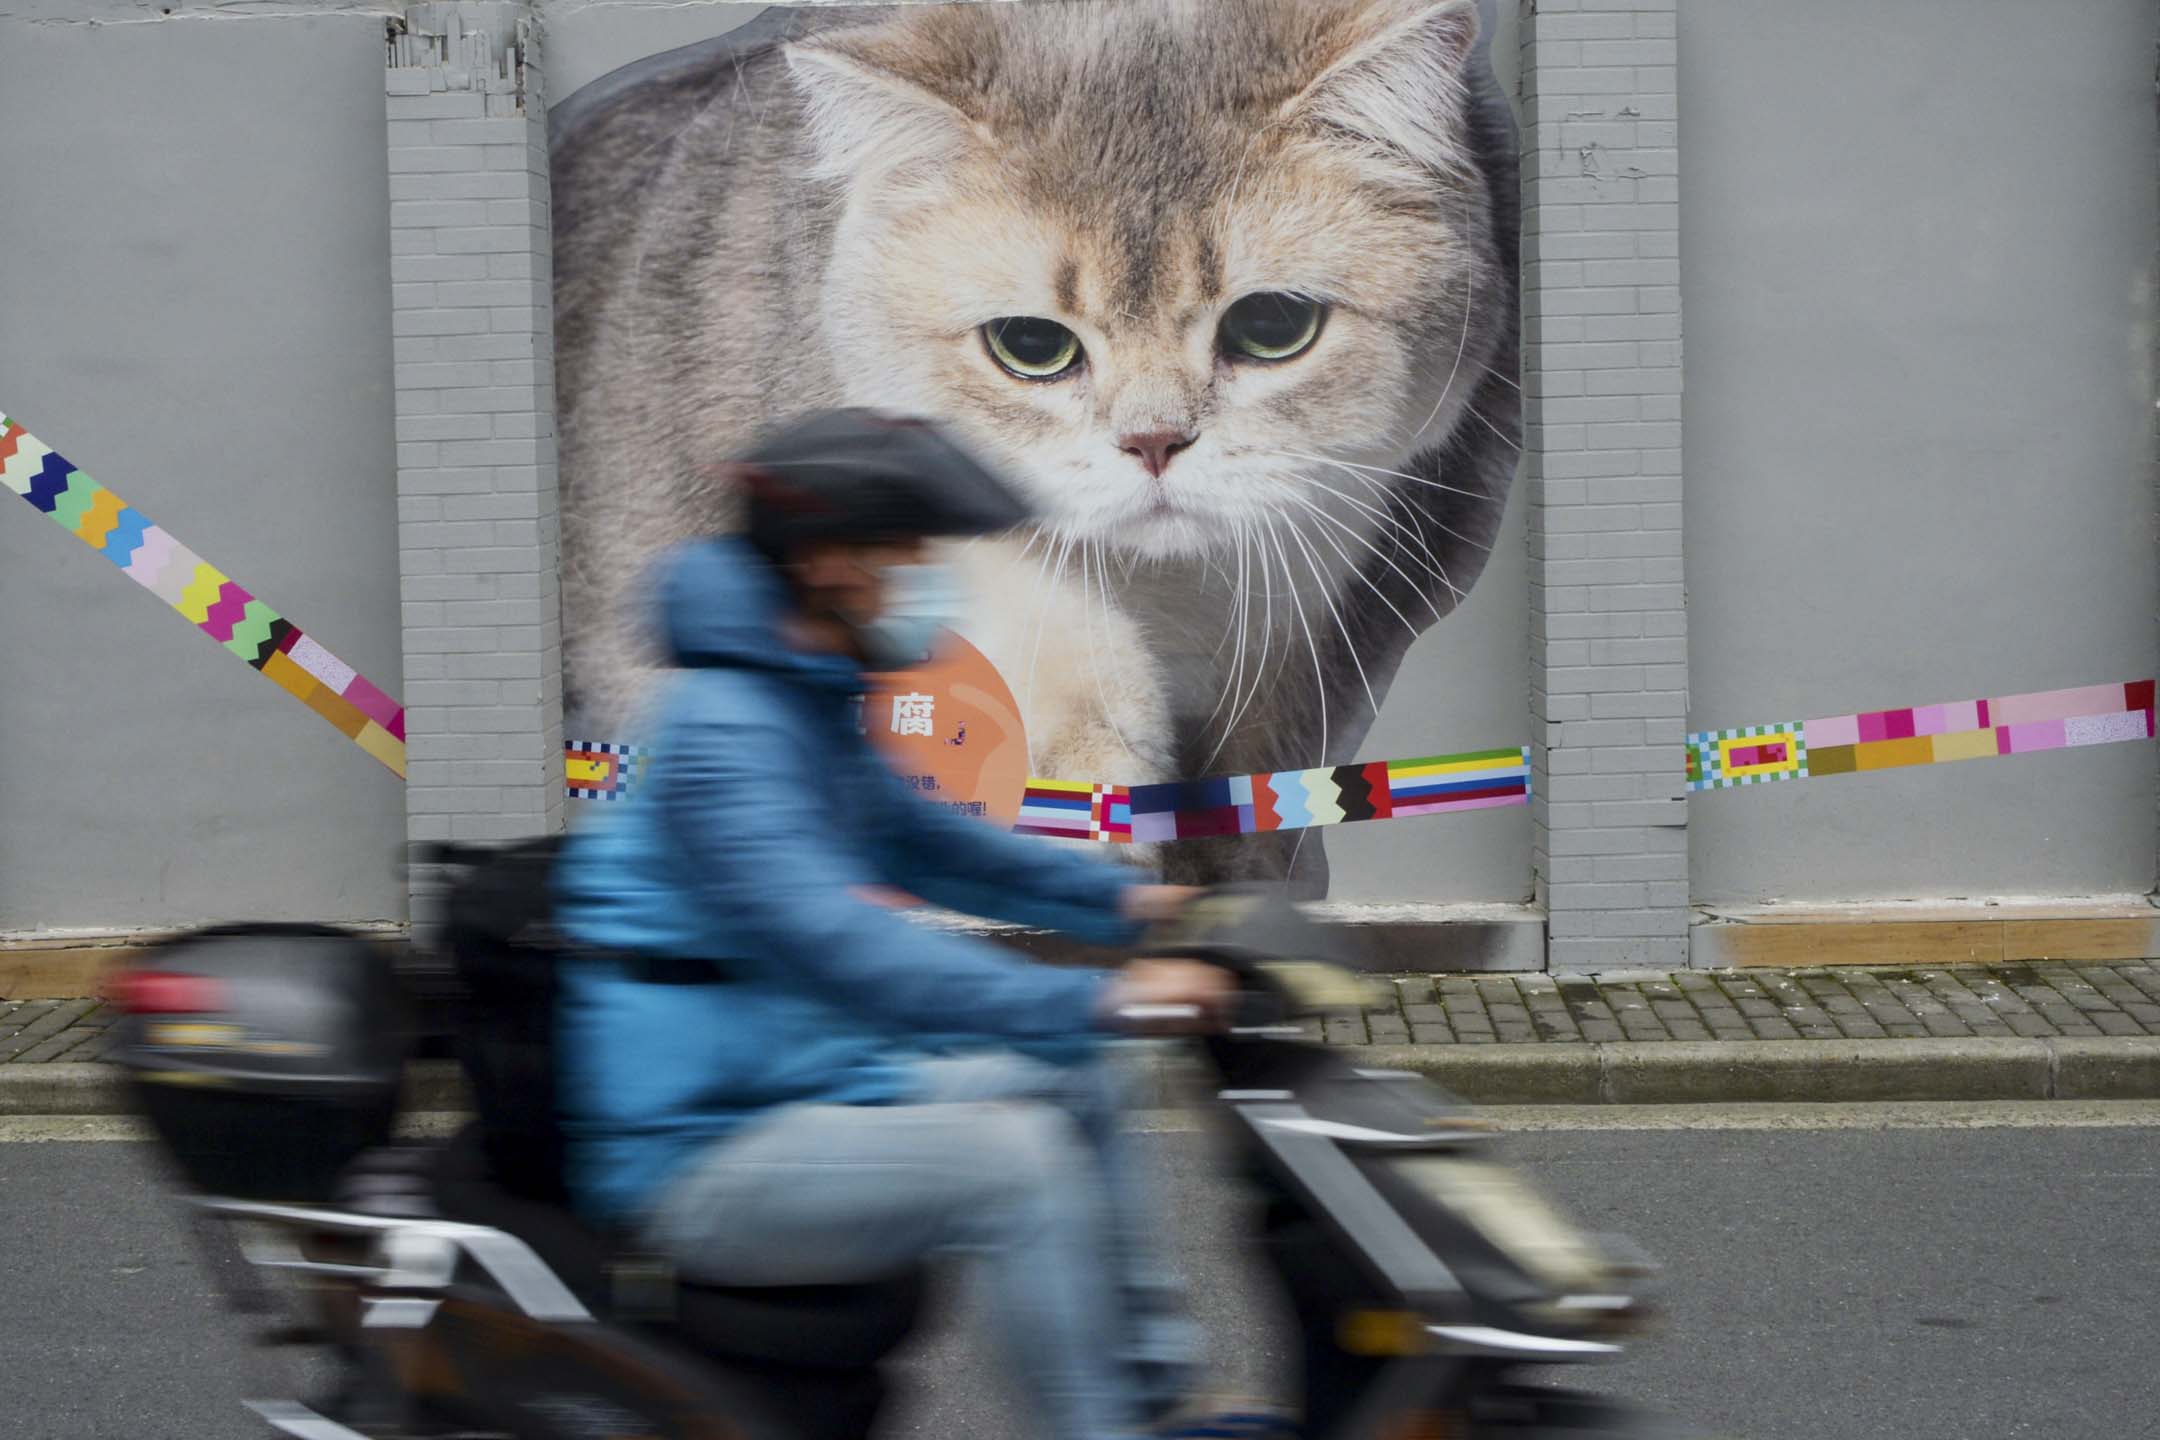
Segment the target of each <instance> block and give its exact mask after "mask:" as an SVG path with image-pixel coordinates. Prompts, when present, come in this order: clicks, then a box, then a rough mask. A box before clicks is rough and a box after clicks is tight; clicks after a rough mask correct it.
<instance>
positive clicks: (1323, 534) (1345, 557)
mask: <svg viewBox="0 0 2160 1440" xmlns="http://www.w3.org/2000/svg"><path fill="white" fill-rule="evenodd" d="M1290 498H1291V499H1292V500H1295V501H1296V502H1297V503H1298V504H1300V505H1302V506H1304V507H1305V508H1306V509H1308V510H1310V511H1312V513H1313V514H1315V515H1317V516H1319V517H1320V518H1321V519H1322V520H1325V521H1327V522H1328V523H1329V524H1330V525H1335V526H1339V527H1341V528H1342V529H1344V530H1346V531H1349V534H1350V538H1351V539H1353V540H1355V541H1357V542H1358V543H1359V544H1360V545H1363V546H1364V547H1365V548H1366V549H1368V550H1370V551H1372V553H1373V554H1374V555H1375V556H1377V557H1378V558H1379V560H1380V563H1381V564H1383V565H1385V566H1387V567H1388V569H1390V570H1393V571H1394V572H1395V573H1396V574H1397V575H1399V576H1401V577H1402V581H1403V583H1404V584H1405V585H1408V586H1409V587H1410V588H1411V590H1412V591H1413V592H1415V593H1416V595H1417V597H1418V598H1419V599H1421V600H1423V601H1424V602H1425V603H1426V604H1427V605H1429V606H1431V607H1432V612H1433V618H1434V619H1436V620H1437V619H1444V618H1445V616H1443V615H1442V613H1441V610H1440V607H1439V606H1438V605H1434V604H1433V601H1432V597H1431V596H1429V595H1427V594H1426V593H1425V587H1424V586H1422V585H1420V584H1418V583H1417V582H1416V581H1415V580H1412V579H1411V578H1410V577H1409V576H1408V575H1407V574H1404V573H1403V571H1402V569H1401V567H1399V566H1398V565H1396V563H1395V562H1394V561H1393V560H1390V559H1389V558H1388V557H1387V556H1386V555H1384V554H1382V553H1381V551H1380V547H1379V546H1377V545H1375V544H1373V543H1372V542H1371V541H1370V540H1367V539H1366V538H1365V537H1364V536H1362V535H1360V534H1358V533H1357V531H1356V530H1354V529H1351V527H1349V526H1348V525H1344V524H1343V522H1342V521H1340V520H1337V519H1336V518H1335V517H1334V516H1332V515H1330V514H1328V513H1327V511H1325V510H1323V509H1321V508H1320V507H1319V506H1318V505H1315V504H1313V503H1312V501H1310V500H1307V499H1306V498H1305V497H1304V496H1302V495H1293V496H1291V497H1290ZM1318 533H1319V536H1320V538H1321V539H1323V540H1325V541H1327V542H1328V544H1329V545H1330V546H1331V547H1333V549H1334V551H1335V553H1336V554H1337V555H1339V556H1341V557H1342V562H1343V564H1344V565H1345V566H1347V567H1349V570H1350V573H1351V574H1352V575H1354V576H1356V577H1357V579H1358V581H1359V582H1360V583H1361V584H1363V585H1364V586H1365V588H1366V589H1368V590H1370V591H1372V592H1373V594H1374V595H1375V596H1377V597H1378V598H1379V601H1380V603H1381V604H1383V605H1385V606H1387V608H1388V610H1389V611H1390V612H1391V613H1392V614H1393V615H1394V616H1395V618H1396V619H1397V620H1400V621H1402V624H1403V629H1405V630H1407V631H1409V632H1410V634H1411V636H1412V637H1413V638H1415V637H1416V635H1417V633H1418V628H1417V626H1415V625H1413V624H1411V623H1410V617H1409V616H1407V615H1405V614H1403V613H1402V611H1400V610H1397V609H1396V608H1395V602H1393V601H1392V600H1390V599H1388V598H1387V593H1386V592H1385V591H1383V590H1382V589H1381V588H1380V587H1379V586H1378V585H1375V584H1374V583H1373V582H1372V581H1371V580H1369V579H1367V578H1366V575H1365V572H1364V570H1363V569H1361V568H1360V567H1359V566H1358V563H1357V562H1356V561H1355V560H1352V559H1351V558H1350V552H1349V551H1347V550H1345V549H1343V547H1342V542H1341V541H1340V540H1337V539H1336V538H1335V537H1334V536H1332V535H1330V534H1328V532H1327V531H1325V530H1322V531H1319V532H1318Z"/></svg>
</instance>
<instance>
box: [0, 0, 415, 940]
mask: <svg viewBox="0 0 2160 1440" xmlns="http://www.w3.org/2000/svg"><path fill="white" fill-rule="evenodd" d="M8 8H9V10H10V12H11V14H12V15H13V16H14V17H15V18H8V17H5V16H0V135H6V136H7V137H8V143H7V144H6V145H5V146H0V196H4V197H5V201H4V203H0V410H5V411H6V412H7V413H8V414H10V415H12V416H15V417H16V418H18V419H19V420H20V421H21V422H22V423H23V424H24V425H25V426H26V427H27V428H29V429H30V430H31V432H32V433H34V434H36V435H37V436H39V437H40V438H41V439H43V440H44V441H45V442H46V443H48V444H50V445H51V446H53V447H54V448H55V449H56V450H58V451H59V452H60V453H61V454H63V455H65V456H67V457H68V458H69V459H70V460H72V461H74V462H75V463H76V464H77V465H79V466H81V467H82V468H83V469H84V470H86V471H88V472H89V473H90V474H91V475H93V476H95V477H96V478H97V479H98V480H100V481H101V482H103V483H104V484H105V485H106V486H107V487H108V488H110V489H111V490H113V491H114V492H116V493H117V494H118V495H119V496H120V497H121V498H122V499H124V500H126V501H129V502H131V503H132V504H134V505H135V506H137V507H138V508H140V509H141V510H143V511H144V512H145V513H147V514H148V515H149V517H150V518H151V519H152V520H154V521H156V522H157V523H158V524H160V525H162V526H163V527H164V528H165V529H167V530H168V531H170V532H171V533H172V534H173V535H174V536H175V537H176V538H177V539H179V540H180V541H181V542H182V543H183V544H186V545H188V546H190V547H192V548H193V549H195V550H196V551H197V552H199V553H200V554H201V555H202V557H203V558H204V559H205V560H207V561H209V562H210V563H211V564H213V565H216V566H217V567H219V568H220V569H221V570H223V571H224V572H225V573H227V574H228V575H230V576H231V577H232V578H233V579H235V580H237V581H239V582H240V583H241V584H242V585H244V586H246V587H247V588H249V589H250V590H252V591H253V592H254V593H255V594H257V595H258V596H260V597H261V598H262V599H263V600H264V601H265V602H266V603H267V604H269V605H271V606H272V607H274V608H275V609H277V610H279V611H280V612H282V613H283V614H285V615H287V616H289V617H291V618H292V620H293V621H294V622H295V623H297V624H298V625H299V626H301V628H303V629H304V630H306V631H307V632H309V633H310V634H311V635H314V636H315V637H316V638H318V639H319V640H320V641H321V642H322V643H323V644H324V645H326V646H328V647H329V648H330V649H331V650H332V651H333V652H335V653H336V654H337V655H339V656H340V657H341V658H343V659H344V660H345V661H347V662H348V663H349V664H351V665H353V666H355V667H357V668H358V669H359V670H360V671H361V673H363V674H365V675H367V676H369V677H370V678H372V679H373V680H375V681H376V682H377V683H378V684H380V685H382V686H383V687H384V688H386V689H389V690H391V691H393V692H394V691H395V690H396V688H397V685H398V676H399V658H400V657H399V645H398V596H397V517H396V490H395V478H396V477H395V457H394V455H393V453H392V445H393V440H392V430H391V392H390V312H389V307H388V305H387V303H386V301H387V296H388V294H389V284H390V277H389V267H390V255H389V243H388V242H389V231H388V224H387V218H386V217H387V200H386V195H385V160H384V150H383V143H382V135H383V128H382V127H383V82H382V52H383V38H382V37H383V31H382V20H381V19H380V18H379V16H376V17H369V16H364V15H348V16H334V17H333V16H327V15H326V16H322V17H320V18H291V17H286V18H278V19H269V20H261V21H251V22H248V23H240V22H229V23H228V22H216V23H211V22H208V21H204V20H201V19H192V18H191V19H188V20H185V21H172V22H166V23H135V24H113V25H98V26H92V25H88V24H69V23H60V22H61V21H63V20H65V19H67V18H70V17H82V16H86V15H90V14H96V13H103V12H102V11H100V10H98V9H97V7H92V6H89V5H86V4H85V5H74V6H45V7H42V15H43V20H44V22H45V23H31V22H30V20H29V19H28V18H25V12H24V11H23V9H22V7H19V6H16V7H8ZM105 8H106V9H108V10H109V9H111V8H112V7H105ZM178 8H181V9H184V10H185V9H190V8H191V7H187V6H181V7H178ZM199 9H200V7H193V11H199ZM29 13H30V14H32V15H35V14H39V13H41V12H40V11H39V9H38V7H33V8H32V10H31V12H29ZM191 13H192V12H191ZM138 18H139V17H138ZM0 598H4V600H5V602H6V603H4V604H0V735H4V736H5V737H6V745H7V758H6V762H5V763H4V764H0V932H12V931H21V930H30V929H37V928H51V927H117V926H132V925H160V924H168V923H174V922H181V921H189V920H198V919H204V918H210V917H243V916H305V917H308V918H315V919H326V920H383V919H396V918H399V917H400V916H401V915H402V914H403V910H404V901H403V888H402V883H401V880H400V877H399V874H398V872H397V870H396V868H395V861H396V859H397V851H398V846H399V842H400V841H401V840H402V839H403V837H404V808H403V798H404V797H403V791H402V787H401V786H400V785H399V783H398V781H397V778H396V777H395V776H393V775H392V774H390V773H389V772H388V771H386V770H385V769H384V768H383V767H382V766H381V765H380V764H378V763H377V762H376V761H375V760H373V759H371V758H369V757H368V756H367V755H366V754H364V753H362V752H361V750H360V749H359V748H358V747H357V746H355V745H353V744H352V743H351V742H350V741H348V740H346V739H345V738H344V737H343V736H341V735H340V734H339V733H338V732H337V731H335V730H334V729H332V728H331V727H330V726H329V725H328V724H326V723H324V722H323V721H322V720H320V719H318V718H316V717H315V716H314V715H312V714H309V713H308V712H307V711H306V710H305V709H304V708H302V707H301V706H300V704H299V703H298V702H296V701H295V700H293V699H292V698H291V697H290V696H288V695H287V694H285V693H284V692H283V691H281V690H279V689H278V688H277V686H275V685H274V684H272V683H271V682H269V681H267V680H265V679H264V678H263V677H262V676H261V675H259V674H257V673H256V672H255V671H253V670H251V669H249V668H248V666H247V665H245V664H244V663H242V662H241V661H240V660H238V659H236V658H234V657H233V656H232V655H231V654H229V653H226V652H225V651H223V650H222V649H221V648H220V647H219V646H218V645H217V643H216V642H214V641H213V640H211V639H210V638H208V637H207V636H205V635H203V634H202V633H201V632H199V631H197V630H195V629H194V628H193V627H191V626H190V625H189V624H188V623H187V622H186V621H185V620H183V619H182V618H181V617H180V616H179V615H178V614H176V613H175V612H174V611H173V610H172V609H171V608H170V607H168V606H167V605H165V604H164V603H163V602H162V601H160V600H158V599H157V598H156V597H155V596H153V595H151V594H150V593H149V592H148V591H146V590H144V589H142V588H140V587H139V586H137V585H135V584H134V583H133V582H131V581H130V580H128V579H127V578H126V577H124V576H122V575H121V574H120V573H119V572H118V571H116V570H115V569H114V568H113V567H112V565H111V564H109V563H108V562H107V561H106V560H104V559H103V558H102V557H100V556H99V555H98V554H96V553H95V552H93V551H92V550H91V549H90V548H89V547H88V546H86V545H84V544H83V543H82V542H81V541H79V540H77V539H75V538H73V537H72V536H70V535H68V534H66V533H64V532H63V531H61V530H60V529H59V528H58V527H57V526H55V525H54V524H53V523H52V522H51V521H50V520H49V519H47V518H45V517H43V516H41V515H39V514H38V513H37V512H36V511H34V510H32V509H31V508H30V507H29V506H28V505H25V504H24V503H22V502H21V501H20V500H18V499H16V498H15V497H14V496H12V495H0Z"/></svg>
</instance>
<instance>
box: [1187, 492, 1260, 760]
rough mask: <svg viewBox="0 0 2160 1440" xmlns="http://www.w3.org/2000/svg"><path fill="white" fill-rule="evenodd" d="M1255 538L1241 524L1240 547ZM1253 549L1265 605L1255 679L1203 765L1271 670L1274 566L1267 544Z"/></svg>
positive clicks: (1221, 746)
mask: <svg viewBox="0 0 2160 1440" xmlns="http://www.w3.org/2000/svg"><path fill="white" fill-rule="evenodd" d="M1256 538H1257V537H1255V536H1254V535H1253V532H1252V529H1251V527H1250V526H1245V525H1240V527H1239V529H1238V542H1239V544H1240V546H1241V547H1242V546H1243V545H1244V544H1245V542H1246V541H1247V540H1248V539H1256ZM1252 553H1253V554H1254V555H1255V556H1256V557H1257V558H1258V559H1259V561H1260V588H1261V603H1262V606H1263V609H1262V612H1261V618H1260V658H1259V659H1258V660H1257V661H1256V662H1254V665H1253V673H1252V679H1251V681H1250V682H1249V683H1247V684H1246V685H1244V686H1243V687H1242V692H1241V693H1240V694H1239V696H1238V701H1237V704H1236V705H1235V706H1234V707H1233V708H1232V709H1231V711H1230V718H1229V719H1228V720H1227V721H1225V722H1223V728H1222V733H1221V734H1220V735H1218V736H1217V737H1216V740H1215V749H1214V750H1213V751H1212V752H1211V753H1210V754H1209V755H1208V758H1207V764H1206V765H1204V766H1202V767H1201V768H1202V769H1207V768H1210V767H1212V766H1213V765H1214V764H1215V762H1216V760H1217V759H1219V758H1221V756H1222V752H1223V749H1224V747H1225V746H1227V745H1228V744H1229V743H1230V737H1231V736H1233V735H1235V734H1236V733H1237V729H1238V726H1239V725H1240V724H1241V723H1242V722H1243V721H1244V719H1245V714H1246V712H1247V711H1248V710H1250V709H1251V708H1252V703H1253V701H1255V700H1256V699H1258V698H1259V696H1260V684H1261V681H1262V680H1263V679H1265V678H1266V676H1267V673H1268V668H1267V662H1268V655H1269V653H1270V651H1272V650H1273V648H1274V644H1275V567H1274V566H1273V565H1272V564H1270V563H1269V561H1268V551H1267V546H1266V545H1262V544H1255V545H1254V546H1253V547H1252ZM1246 613H1247V614H1248V616H1249V615H1250V614H1251V611H1250V610H1249V609H1248V610H1247V612H1246Z"/></svg>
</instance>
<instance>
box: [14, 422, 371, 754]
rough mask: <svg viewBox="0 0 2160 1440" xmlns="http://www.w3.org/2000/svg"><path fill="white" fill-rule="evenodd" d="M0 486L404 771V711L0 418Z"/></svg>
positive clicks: (146, 519) (125, 505) (363, 746)
mask: <svg viewBox="0 0 2160 1440" xmlns="http://www.w3.org/2000/svg"><path fill="white" fill-rule="evenodd" d="M0 486H4V487H6V488H7V489H9V490H12V491H14V492H15V493H16V494H17V495H20V496H22V498H23V499H25V500H27V501H29V502H30V504H31V506H32V507H33V508H35V509H37V510H41V511H43V512H44V513H45V514H46V515H48V516H50V517H51V518H52V520H53V521H54V523H56V524H57V525H59V527H60V528H61V529H63V530H65V531H67V532H68V533H69V534H71V535H73V536H75V537H76V538H77V539H79V540H81V541H82V542H83V543H84V544H86V545H88V546H89V547H90V548H91V549H93V550H95V551H97V552H98V553H99V554H100V555H103V556H104V557H105V558H106V559H107V560H110V561H111V562H112V563H113V565H114V566H115V567H117V568H118V569H119V570H120V571H121V573H123V574H125V575H126V576H127V577H128V578H129V579H131V580H133V581H134V582H135V583H136V584H138V585H140V586H142V587H143V588H144V589H145V590H148V591H149V592H150V593H151V594H153V595H155V596H157V597H158V598H159V599H160V600H163V601H164V602H165V603H166V604H168V605H170V606H172V607H173V609H175V610H177V611H179V612H180V613H181V614H182V615H183V616H185V617H186V618H187V620H188V623H189V624H191V625H193V626H195V628H196V629H198V630H201V631H202V632H203V633H204V634H206V635H208V636H209V637H210V638H211V639H213V640H215V641H217V642H218V644H220V645H222V646H224V647H225V648H226V649H227V650H230V651H231V652H232V653H233V654H235V655H237V656H239V657H240V658H241V659H242V660H245V661H246V662H247V663H248V664H249V665H251V666H252V667H254V668H255V669H257V670H259V671H261V672H262V673H263V674H264V675H267V676H269V677H270V678H271V679H272V680H274V681H276V682H277V683H278V686H279V687H280V688H281V689H283V690H285V691H286V692H287V693H288V694H290V695H291V696H292V697H293V698H294V699H296V700H298V701H300V703H301V704H303V705H305V706H307V707H308V708H309V709H310V710H313V711H314V712H315V713H316V714H318V715H320V716H322V718H323V719H325V720H327V721H329V722H330V723H331V724H332V725H334V726H336V727H337V729H338V732H339V733H340V734H342V735H343V736H345V738H346V739H348V740H350V741H352V742H353V743H354V744H355V745H358V746H359V747H360V748H361V749H362V750H365V751H366V752H367V753H368V754H370V755H372V756H374V757H375V758H376V759H377V760H380V761H381V762H382V763H383V764H384V765H386V766H388V767H389V768H390V769H391V770H393V771H395V772H396V773H397V774H398V775H399V776H401V777H402V776H403V775H404V774H405V708H404V707H403V706H402V705H400V704H398V702H397V701H395V700H393V699H391V698H390V697H389V696H388V695H386V694H384V693H383V692H382V691H381V690H380V689H378V688H377V687H376V686H374V685H373V684H370V683H369V681H368V679H367V677H366V676H364V675H362V674H360V673H359V672H357V671H355V670H354V669H353V668H352V666H350V665H347V664H346V663H345V662H344V661H342V660H340V659H338V658H337V656H335V655H332V654H331V653H330V652H329V651H328V650H325V649H324V648H323V647H322V646H320V645H318V644H316V643H315V642H314V641H313V640H311V639H309V638H308V637H307V636H306V635H304V634H302V633H301V631H300V627H299V626H297V625H295V624H293V623H292V622H291V621H290V620H287V619H286V618H285V617H284V616H282V615H280V614H278V613H277V611H275V610H272V609H271V608H270V607H269V606H268V605H265V604H264V603H263V602H262V601H260V600H258V599H256V598H255V597H254V596H253V595H250V594H249V593H248V592H247V591H246V590H244V589H242V588H241V586H240V585H239V584H238V583H237V582H235V581H234V580H232V579H231V578H230V577H229V576H227V575H226V574H224V572H222V571H220V570H219V569H218V568H217V567H216V566H214V565H212V564H210V563H209V562H208V561H206V560H204V559H203V558H202V557H201V556H200V555H197V554H196V553H195V552H194V551H192V550H190V549H188V548H187V547H186V546H185V545H182V544H181V543H180V542H179V541H177V540H175V539H173V537H172V536H171V535H169V534H167V533H166V531H165V530H164V529H163V527H161V526H158V525H154V524H152V523H151V522H150V518H149V517H148V516H147V515H144V514H143V513H142V512H141V511H140V510H137V509H136V508H135V507H134V506H132V505H130V504H128V503H127V502H126V501H124V500H122V499H121V498H120V497H119V496H117V495H115V494H113V493H112V491H110V490H107V489H106V488H105V487H104V486H103V485H100V484H98V482H97V481H95V480H93V479H91V478H90V477H89V476H88V475H85V474H84V473H83V472H82V471H80V470H78V469H76V468H75V467H74V466H73V465H71V464H69V463H68V462H67V461H66V460H65V459H63V458H62V457H61V456H60V455H58V454H56V453H55V452H54V451H53V449H52V447H51V446H49V445H47V444H45V443H44V442H43V441H41V440H39V439H38V438H37V437H36V436H35V435H32V434H31V433H30V432H29V431H27V430H25V429H23V428H22V426H20V425H18V424H16V423H15V422H14V421H13V420H10V419H9V418H8V417H7V416H5V415H0Z"/></svg>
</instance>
